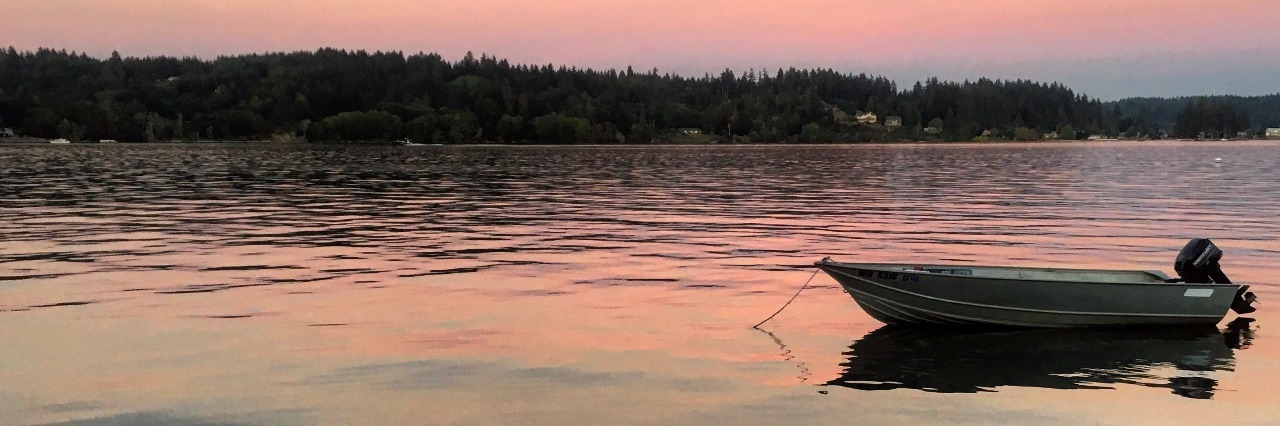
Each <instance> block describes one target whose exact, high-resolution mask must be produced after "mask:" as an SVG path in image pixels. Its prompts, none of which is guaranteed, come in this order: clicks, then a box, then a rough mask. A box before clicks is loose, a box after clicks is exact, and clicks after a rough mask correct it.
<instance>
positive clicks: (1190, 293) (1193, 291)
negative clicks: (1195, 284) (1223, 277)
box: [1182, 288, 1213, 297]
mask: <svg viewBox="0 0 1280 426" xmlns="http://www.w3.org/2000/svg"><path fill="white" fill-rule="evenodd" d="M1212 295H1213V289H1211V288H1189V289H1187V291H1186V292H1185V293H1182V296H1183V297H1209V296H1212Z"/></svg>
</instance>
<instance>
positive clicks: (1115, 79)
mask: <svg viewBox="0 0 1280 426" xmlns="http://www.w3.org/2000/svg"><path fill="white" fill-rule="evenodd" d="M0 10H4V14H3V15H4V19H5V20H6V21H8V22H6V23H5V24H4V25H3V26H0V40H2V41H0V45H4V44H9V45H14V46H15V47H17V48H19V49H34V48H37V47H55V48H60V49H61V48H65V49H68V50H76V51H85V52H88V53H89V54H91V55H95V56H105V55H106V54H109V53H110V52H111V51H112V50H118V51H120V52H121V53H122V54H124V55H132V56H142V55H156V54H164V55H199V56H205V57H210V56H215V55H218V54H236V53H248V52H263V51H280V50H313V49H316V48H318V47H324V46H330V47H341V48H351V49H366V50H401V51H405V52H418V51H425V52H438V53H440V54H442V55H444V56H445V57H446V58H452V59H456V58H460V57H461V56H462V55H463V54H464V53H465V52H467V51H473V52H476V53H477V54H480V53H487V54H490V55H494V56H498V57H503V58H508V59H510V60H512V61H514V62H520V63H530V62H532V63H555V64H567V65H574V66H581V67H592V68H624V67H626V66H628V65H631V66H634V67H636V68H638V69H649V68H653V67H657V68H659V69H660V70H661V71H669V72H676V73H681V74H686V75H700V74H702V73H704V72H712V73H716V72H718V71H719V70H722V69H724V68H732V69H735V70H746V69H747V68H752V67H754V68H761V67H767V68H770V69H774V68H778V67H789V66H797V67H824V68H825V67H831V68H836V69H838V70H841V71H847V72H855V73H857V72H868V73H874V74H882V75H887V76H890V77H893V78H895V79H897V80H899V82H900V84H904V85H905V84H910V83H911V82H913V81H914V80H916V79H920V78H925V77H928V76H934V75H937V76H941V77H943V78H977V77H980V76H990V77H996V78H1033V79H1037V80H1058V81H1063V82H1064V83H1067V84H1069V85H1072V86H1073V87H1078V86H1084V88H1083V89H1082V90H1084V91H1086V92H1090V90H1088V88H1090V86H1096V87H1094V90H1103V91H1108V90H1109V91H1113V92H1114V91H1117V90H1119V91H1123V90H1121V89H1123V88H1124V86H1125V84H1123V82H1124V81H1126V79H1128V80H1132V81H1134V82H1135V83H1140V82H1146V83H1151V82H1152V79H1153V78H1155V80H1154V81H1155V82H1157V83H1158V82H1159V81H1160V80H1159V79H1160V77H1161V76H1163V75H1168V80H1169V83H1168V86H1169V87H1165V88H1163V89H1161V88H1158V86H1153V89H1150V90H1155V91H1161V90H1164V91H1168V92H1171V93H1151V94H1152V95H1167V94H1180V93H1176V92H1178V91H1179V90H1183V91H1185V90H1188V89H1192V88H1189V87H1188V86H1193V85H1197V84H1202V83H1205V82H1206V78H1207V79H1209V80H1213V81H1220V82H1221V84H1220V86H1222V87H1221V88H1219V89H1217V91H1218V92H1222V93H1226V92H1251V91H1253V92H1258V93H1269V92H1280V81H1275V80H1280V79H1276V78H1270V77H1269V76H1270V74H1274V73H1275V70H1276V69H1278V68H1277V65H1280V21H1277V18H1276V16H1278V15H1280V2H1277V1H1276V0H1072V1H1062V0H969V1H959V0H875V1H866V0H791V1H782V0H767V1H742V0H738V1H729V0H698V1H689V0H612V1H608V0H606V1H600V0H595V1H587V0H546V1H541V2H536V1H526V2H515V1H510V0H199V1H197V0H39V1H33V0H0ZM1235 59H1240V60H1241V61H1239V62H1244V63H1245V64H1243V65H1240V66H1238V67H1232V66H1223V63H1224V62H1232V63H1234V62H1237V61H1235ZM1144 64H1145V65H1144ZM1144 67H1145V68H1144ZM1189 69H1194V70H1189ZM1192 71H1194V72H1192ZM1206 73H1207V74H1206ZM1073 80H1075V81H1073ZM1255 80H1256V81H1255ZM1108 82H1109V83H1108ZM1269 82H1270V85H1269V86H1268V83H1269ZM1244 83H1247V85H1245V86H1244V87H1234V86H1240V85H1241V84H1244ZM1108 84H1109V85H1110V86H1116V87H1112V88H1108ZM1233 85H1234V86H1233ZM1256 86H1266V87H1256ZM1130 89H1133V88H1132V87H1130ZM1204 90H1215V86H1213V85H1207V86H1206V87H1205V89H1204ZM1098 95H1099V96H1103V97H1107V96H1106V95H1107V93H1099V94H1098ZM1126 95H1127V93H1126Z"/></svg>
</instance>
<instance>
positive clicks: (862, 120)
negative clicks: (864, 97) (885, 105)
mask: <svg viewBox="0 0 1280 426" xmlns="http://www.w3.org/2000/svg"><path fill="white" fill-rule="evenodd" d="M854 119H855V120H858V124H876V121H879V120H880V117H876V114H875V113H873V112H864V113H861V114H858V115H856V116H854Z"/></svg>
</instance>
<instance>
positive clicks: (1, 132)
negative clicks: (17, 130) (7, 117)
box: [0, 127, 15, 138]
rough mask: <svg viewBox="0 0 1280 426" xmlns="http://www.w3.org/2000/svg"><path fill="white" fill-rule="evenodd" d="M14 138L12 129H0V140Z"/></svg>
mask: <svg viewBox="0 0 1280 426" xmlns="http://www.w3.org/2000/svg"><path fill="white" fill-rule="evenodd" d="M14 136H15V135H14V134H13V129H10V128H8V127H5V128H0V138H11V137H14Z"/></svg>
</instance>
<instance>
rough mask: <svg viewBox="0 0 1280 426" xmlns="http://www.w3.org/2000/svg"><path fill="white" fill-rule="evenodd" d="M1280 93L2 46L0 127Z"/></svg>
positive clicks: (591, 116)
mask: <svg viewBox="0 0 1280 426" xmlns="http://www.w3.org/2000/svg"><path fill="white" fill-rule="evenodd" d="M1266 127H1280V94H1278V95H1271V96H1263V97H1233V96H1220V97H1202V98H1176V99H1158V98H1135V99H1126V100H1122V101H1118V102H1102V101H1099V100H1097V99H1093V98H1090V97H1088V96H1086V95H1084V94H1079V93H1076V92H1074V91H1073V90H1071V89H1070V88H1067V87H1065V86H1063V85H1061V84H1058V83H1041V82H1032V81H1025V80H989V79H979V80H977V81H964V82H949V81H940V80H938V79H936V78H935V79H929V80H927V81H924V82H918V83H915V84H913V85H912V86H910V87H898V86H897V85H896V84H895V83H894V82H893V81H891V80H889V79H887V78H884V77H878V76H870V75H866V74H848V73H841V72H837V71H835V70H831V69H804V70H801V69H794V68H791V69H786V70H783V69H777V70H772V71H770V70H755V69H752V70H746V71H738V72H735V71H731V70H725V71H723V72H722V73H720V74H719V75H704V76H702V77H685V76H679V75H672V74H662V73H659V72H658V70H647V71H635V70H632V69H630V68H628V69H625V70H612V69H611V70H604V71H600V70H592V69H579V68H572V67H565V66H554V65H528V64H511V63H509V62H508V61H506V60H503V59H498V58H493V57H489V56H485V55H481V56H480V57H478V58H477V57H475V56H473V55H471V54H467V55H466V57H464V58H462V59H461V60H458V61H456V62H451V61H448V60H446V59H444V58H442V57H441V56H440V55H437V54H429V53H419V54H413V55H405V54H402V53H400V52H374V53H368V52H365V51H346V50H336V49H320V50H317V51H314V52H291V53H270V54H251V55H239V56H226V57H219V58H217V59H213V60H205V59H199V58H193V57H187V58H174V57H145V58H136V57H121V56H120V55H118V54H113V55H112V56H111V57H110V58H106V59H98V58H93V57H90V56H88V55H85V54H79V53H74V52H71V53H68V52H66V51H58V50H51V49H40V50H37V51H17V50H16V49H14V48H12V47H10V48H8V49H7V50H3V51H0V128H11V129H12V130H13V132H14V133H16V134H19V135H26V136H32V137H40V138H55V137H56V138H66V139H69V140H72V141H78V140H118V141H121V142H156V141H175V140H177V141H195V140H277V141H309V142H349V143H380V142H387V141H397V140H409V141H412V142H416V143H445V144H453V143H534V144H587V143H591V144H620V143H628V144H635V143H715V142H731V143H830V142H868V141H917V140H925V141H930V140H934V141H968V140H1040V139H1045V138H1049V139H1083V138H1086V137H1089V136H1095V135H1096V136H1105V137H1125V138H1135V139H1143V138H1163V137H1183V138H1193V137H1210V138H1218V137H1237V136H1246V137H1256V136H1258V135H1261V132H1262V129H1263V128H1266Z"/></svg>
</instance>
